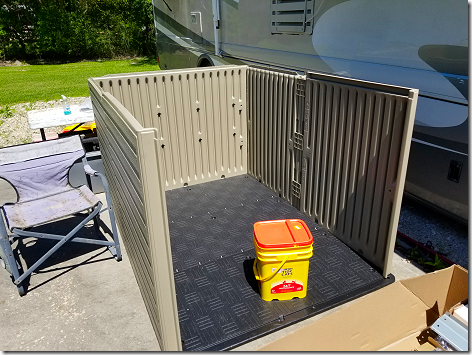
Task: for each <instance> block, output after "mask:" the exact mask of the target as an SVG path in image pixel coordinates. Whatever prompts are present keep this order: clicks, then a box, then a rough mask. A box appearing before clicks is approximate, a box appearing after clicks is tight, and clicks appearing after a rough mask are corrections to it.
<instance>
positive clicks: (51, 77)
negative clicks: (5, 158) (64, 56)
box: [0, 58, 159, 106]
mask: <svg viewBox="0 0 472 355" xmlns="http://www.w3.org/2000/svg"><path fill="white" fill-rule="evenodd" d="M153 70H159V65H158V64H157V59H151V58H142V59H130V60H107V61H97V62H78V63H68V64H55V65H47V64H41V65H24V66H18V67H0V106H5V105H12V104H17V103H22V102H35V101H49V100H55V99H60V98H61V94H62V95H66V96H68V97H77V96H89V95H90V93H89V89H88V84H87V79H88V78H90V77H97V76H102V75H106V74H118V73H133V72H140V71H153Z"/></svg>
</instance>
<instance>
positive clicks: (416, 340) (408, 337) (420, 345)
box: [258, 265, 469, 351]
mask: <svg viewBox="0 0 472 355" xmlns="http://www.w3.org/2000/svg"><path fill="white" fill-rule="evenodd" d="M468 287H469V284H468V272H467V270H465V269H464V268H462V267H460V266H458V265H453V266H450V267H448V268H447V269H443V270H439V271H436V272H433V273H430V274H426V275H422V276H418V277H415V278H411V279H407V280H402V281H398V282H395V283H393V284H391V285H389V286H387V287H384V288H382V289H380V290H378V291H375V292H373V293H371V294H369V295H367V296H365V297H363V298H361V299H359V300H357V301H356V302H354V303H352V304H351V305H349V306H347V307H345V308H342V309H340V310H339V311H337V312H334V313H332V314H329V315H327V316H326V317H324V318H321V319H319V320H317V321H315V322H313V323H310V324H308V325H306V326H304V327H302V328H299V329H297V330H295V331H293V332H291V333H288V334H286V335H285V336H283V337H281V338H279V339H277V340H275V341H273V342H271V343H269V344H267V345H265V346H263V347H261V348H259V349H258V350H259V351H356V350H358V351H375V350H386V351H409V350H432V347H431V346H429V344H427V343H428V336H429V330H428V327H429V326H430V325H432V324H433V323H434V321H435V320H436V319H437V318H439V317H440V316H441V315H443V314H444V313H445V312H446V311H449V310H451V309H452V308H453V307H454V306H455V305H457V304H458V303H460V302H461V301H463V300H465V299H466V298H468Z"/></svg>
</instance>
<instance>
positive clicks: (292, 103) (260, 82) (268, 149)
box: [247, 68, 300, 201]
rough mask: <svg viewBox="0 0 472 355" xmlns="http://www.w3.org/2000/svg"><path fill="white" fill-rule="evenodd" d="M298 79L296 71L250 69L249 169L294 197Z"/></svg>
mask: <svg viewBox="0 0 472 355" xmlns="http://www.w3.org/2000/svg"><path fill="white" fill-rule="evenodd" d="M296 81H297V76H296V75H293V74H287V73H281V72H273V71H268V70H264V69H254V68H249V70H248V81H247V85H248V145H249V148H248V172H249V174H250V175H251V176H253V177H254V178H256V179H257V180H259V181H260V182H262V183H263V184H264V185H266V186H267V187H269V188H270V189H272V190H273V191H274V192H276V193H277V194H280V196H281V197H283V198H284V199H285V200H287V201H290V200H291V195H292V193H291V186H292V179H293V177H292V175H293V169H294V162H295V159H294V156H293V149H291V144H290V143H291V142H292V137H293V134H294V125H295V121H294V117H296V116H297V115H298V111H299V110H300V108H298V107H297V104H296Z"/></svg>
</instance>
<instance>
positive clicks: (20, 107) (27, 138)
mask: <svg viewBox="0 0 472 355" xmlns="http://www.w3.org/2000/svg"><path fill="white" fill-rule="evenodd" d="M85 99H86V98H85V97H70V98H69V103H70V104H71V105H79V104H81V103H82V102H83V101H84V100H85ZM56 107H62V102H61V100H51V101H47V102H44V101H36V102H28V103H22V104H16V105H12V106H10V108H11V112H12V113H13V115H12V117H5V116H4V115H3V116H2V115H0V148H1V147H7V146H10V145H17V144H24V143H31V142H33V135H39V134H40V132H39V129H33V130H32V129H30V128H29V125H28V117H27V112H28V111H31V110H40V111H44V110H47V109H51V108H56ZM65 127H66V126H57V127H49V128H45V129H44V131H45V132H46V133H60V132H62V130H63V129H64V128H65Z"/></svg>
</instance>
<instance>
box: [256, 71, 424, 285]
mask: <svg viewBox="0 0 472 355" xmlns="http://www.w3.org/2000/svg"><path fill="white" fill-rule="evenodd" d="M417 94H418V92H417V90H410V89H407V88H401V87H395V86H389V85H382V84H376V83H370V82H363V81H357V80H352V79H344V78H339V77H335V76H330V75H323V74H313V73H310V74H309V75H308V77H307V78H305V77H300V76H297V75H290V74H286V73H277V72H274V71H269V70H264V69H256V68H249V69H248V97H249V102H248V105H249V110H248V111H249V114H248V122H249V129H248V136H249V141H248V143H249V147H248V154H249V164H248V172H249V174H250V175H252V176H253V177H255V178H256V179H258V180H259V181H261V182H262V183H263V184H264V185H266V186H267V187H269V188H271V189H272V190H273V191H274V192H276V193H277V194H279V195H280V196H281V197H283V198H284V199H285V200H287V201H289V202H290V203H291V204H292V205H293V206H295V207H296V208H298V209H299V210H300V211H302V212H304V213H305V214H307V215H308V216H310V217H311V218H313V219H314V220H315V221H316V222H317V223H319V224H320V225H321V226H322V227H323V228H326V229H327V230H329V231H330V232H332V233H333V234H334V235H335V236H336V237H338V238H339V239H340V240H342V241H343V242H345V243H346V244H347V245H349V246H350V247H351V248H352V249H353V250H355V251H356V252H358V253H359V254H361V255H363V256H364V257H365V258H367V259H368V260H369V261H371V262H372V263H373V264H374V265H377V266H378V267H379V268H380V269H382V270H383V272H384V276H387V275H388V273H389V272H390V263H391V255H392V252H393V247H394V242H395V233H396V227H397V225H398V217H399V211H400V205H401V197H402V194H403V186H404V181H405V174H406V167H407V162H408V153H409V147H410V140H411V134H412V127H413V121H414V113H415V110H416V100H417Z"/></svg>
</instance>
